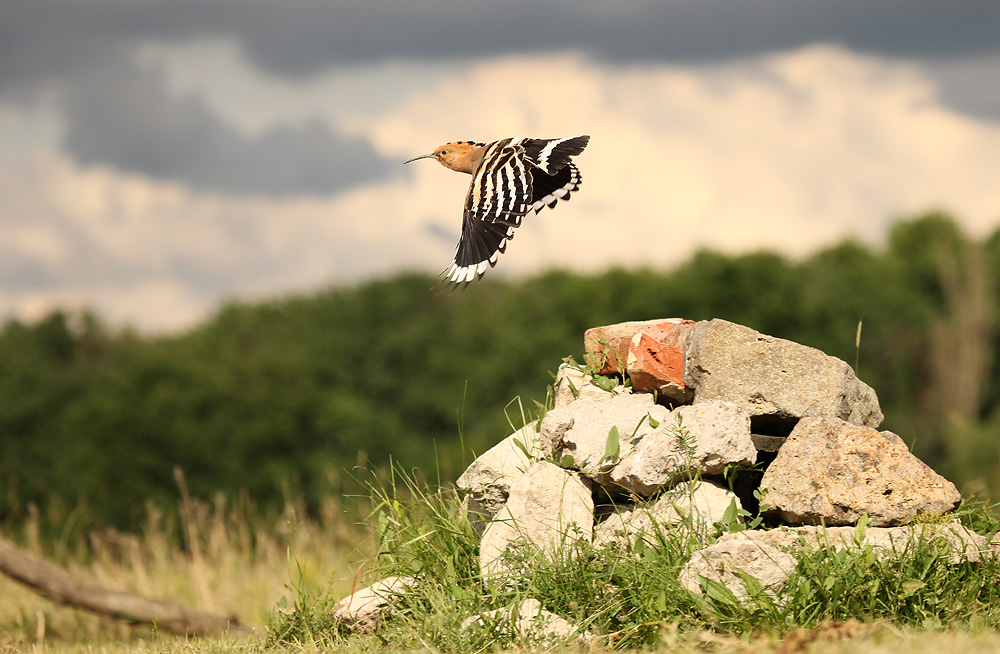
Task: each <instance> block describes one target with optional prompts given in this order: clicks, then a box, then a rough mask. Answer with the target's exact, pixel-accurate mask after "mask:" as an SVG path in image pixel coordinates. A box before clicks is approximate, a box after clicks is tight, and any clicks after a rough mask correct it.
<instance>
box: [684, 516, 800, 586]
mask: <svg viewBox="0 0 1000 654" xmlns="http://www.w3.org/2000/svg"><path fill="white" fill-rule="evenodd" d="M742 533H746V532H738V533H736V534H726V535H724V536H723V537H722V538H720V539H719V540H718V542H716V543H715V544H714V545H709V546H708V547H706V548H705V549H702V550H698V551H697V552H695V553H694V554H692V555H691V560H690V561H688V563H687V565H685V566H684V568H683V569H682V570H681V573H680V575H679V576H678V581H680V583H681V585H682V586H683V587H684V588H687V589H688V590H690V591H691V592H694V593H700V592H702V590H701V577H705V578H706V579H711V580H712V581H717V582H719V583H721V584H722V585H724V586H725V587H726V588H728V589H729V590H730V591H732V593H733V595H735V596H736V598H737V599H746V598H748V597H749V595H750V594H749V591H748V590H747V587H746V584H745V583H744V582H743V578H742V577H741V576H740V571H742V572H745V573H746V574H748V575H750V576H751V577H753V578H754V579H756V580H757V581H759V582H760V583H761V585H762V586H763V587H764V591H765V592H767V593H769V594H771V595H772V596H773V595H775V594H776V593H777V592H778V591H779V590H781V588H782V587H783V586H784V585H785V582H786V581H788V577H789V575H791V573H792V572H793V571H794V570H795V566H796V564H797V561H796V560H795V557H794V556H792V555H791V554H789V553H787V552H783V551H782V550H780V549H778V548H777V547H775V546H773V545H771V544H769V543H766V542H763V541H756V540H750V539H743V538H731V537H735V536H739V535H740V534H742Z"/></svg>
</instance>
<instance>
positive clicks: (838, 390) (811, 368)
mask: <svg viewBox="0 0 1000 654" xmlns="http://www.w3.org/2000/svg"><path fill="white" fill-rule="evenodd" d="M685 356H686V359H685V368H684V382H685V383H686V384H687V386H689V387H691V388H693V389H694V402H695V403H696V404H697V403H698V402H703V401H705V400H709V399H718V400H725V401H727V402H733V403H735V404H738V405H739V406H741V407H743V408H744V409H746V410H747V412H748V413H749V414H750V415H751V416H753V417H754V424H755V429H754V431H755V432H756V433H762V434H772V435H784V434H786V433H787V431H788V429H789V428H790V427H791V426H792V425H793V424H794V422H795V421H796V420H798V419H799V418H806V417H822V416H833V417H836V418H840V419H842V420H846V421H848V422H850V423H853V424H856V425H864V426H868V427H877V426H878V425H879V424H881V422H882V411H881V410H880V409H879V404H878V398H877V397H876V395H875V391H873V390H872V389H871V388H870V387H869V386H868V385H867V384H865V383H864V382H862V381H860V380H859V379H858V378H857V376H855V374H854V371H853V370H851V367H850V366H848V365H847V364H846V363H844V362H843V361H841V360H840V359H836V358H834V357H831V356H828V355H826V354H824V353H823V352H821V351H819V350H817V349H815V348H811V347H807V346H805V345H800V344H798V343H794V342H792V341H787V340H785V339H781V338H774V337H772V336H767V335H766V334H761V333H760V332H757V331H754V330H753V329H750V328H749V327H744V326H742V325H737V324H734V323H731V322H727V321H725V320H718V319H716V320H710V321H707V322H700V323H698V324H697V325H696V326H695V328H694V330H693V331H692V332H691V335H690V338H689V342H688V347H687V350H686V354H685ZM772 432H773V433H772ZM781 432H783V433H781Z"/></svg>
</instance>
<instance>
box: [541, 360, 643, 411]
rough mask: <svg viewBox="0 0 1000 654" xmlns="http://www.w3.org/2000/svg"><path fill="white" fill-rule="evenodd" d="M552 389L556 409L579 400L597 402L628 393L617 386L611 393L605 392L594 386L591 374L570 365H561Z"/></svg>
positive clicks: (620, 386) (623, 388) (622, 387)
mask: <svg viewBox="0 0 1000 654" xmlns="http://www.w3.org/2000/svg"><path fill="white" fill-rule="evenodd" d="M552 388H553V390H554V392H555V404H554V405H553V408H555V409H563V408H565V407H567V406H569V404H570V403H571V402H573V401H575V400H577V399H584V400H587V399H589V400H595V401H596V400H602V399H606V398H607V397H608V396H610V395H616V394H620V393H625V392H626V389H625V387H624V386H622V385H619V386H616V387H615V388H614V389H612V390H610V391H609V390H605V389H603V388H601V387H600V386H598V385H596V384H594V378H593V377H592V376H591V375H590V374H587V373H585V372H584V371H583V370H582V369H580V368H579V367H576V366H572V365H570V364H568V363H563V364H560V365H559V370H558V371H557V372H556V379H555V381H554V382H553V384H552Z"/></svg>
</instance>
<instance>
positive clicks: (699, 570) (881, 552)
mask: <svg viewBox="0 0 1000 654" xmlns="http://www.w3.org/2000/svg"><path fill="white" fill-rule="evenodd" d="M932 542H935V543H942V544H944V545H945V546H946V547H947V548H948V551H950V552H951V554H950V557H949V562H950V563H953V564H954V563H961V562H963V561H970V562H977V561H980V560H981V559H982V557H983V555H984V553H987V552H989V545H988V544H987V543H986V539H985V538H984V537H983V536H980V535H979V534H977V533H975V532H973V531H970V530H969V529H966V528H965V527H963V526H962V524H961V523H960V522H959V521H957V520H954V521H952V522H949V523H945V524H917V525H909V526H905V527H870V528H868V529H866V530H863V531H862V532H859V531H858V530H857V529H856V528H855V527H826V528H824V527H817V526H807V527H780V528H778V529H770V530H766V531H764V530H760V531H741V532H737V533H733V534H724V535H723V536H722V537H721V538H719V540H718V541H717V542H716V543H715V544H713V545H709V546H708V547H706V548H705V549H702V550H699V551H697V552H695V553H694V554H693V555H692V556H691V561H690V562H688V564H687V565H686V566H685V567H684V569H683V570H682V571H681V574H680V577H679V579H680V581H681V584H682V585H683V586H684V587H685V588H687V589H688V590H691V591H693V592H701V588H700V581H699V578H698V576H699V575H701V576H704V577H706V578H708V579H713V580H715V581H718V582H721V583H723V584H724V585H725V586H726V587H728V588H729V589H730V590H731V591H732V592H733V594H734V595H736V596H737V597H745V596H746V586H745V584H744V583H743V580H742V579H741V578H740V576H739V575H738V573H736V571H735V569H736V568H738V569H740V570H742V571H743V572H746V573H747V574H750V575H751V576H753V577H755V578H756V579H757V580H758V581H760V582H761V583H762V584H764V585H765V586H766V587H767V588H769V589H770V590H771V591H778V590H780V589H781V587H782V586H784V584H785V582H786V581H787V580H788V577H789V576H790V575H791V573H792V572H793V571H794V570H795V560H796V559H795V557H794V556H793V554H792V552H795V551H797V550H798V548H801V547H807V548H810V549H813V550H815V549H821V548H825V547H830V548H833V549H835V550H839V549H849V550H858V549H860V548H863V547H866V546H871V548H872V551H873V552H874V553H875V556H876V557H877V558H878V559H879V560H885V559H890V558H893V557H899V556H902V555H905V554H907V553H912V552H913V550H914V548H916V547H926V546H929V545H930V544H931V543H932Z"/></svg>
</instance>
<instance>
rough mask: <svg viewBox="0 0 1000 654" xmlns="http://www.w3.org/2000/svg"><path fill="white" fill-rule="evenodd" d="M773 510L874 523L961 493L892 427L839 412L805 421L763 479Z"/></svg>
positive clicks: (788, 515) (941, 504)
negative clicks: (865, 516) (866, 422)
mask: <svg viewBox="0 0 1000 654" xmlns="http://www.w3.org/2000/svg"><path fill="white" fill-rule="evenodd" d="M761 489H762V490H763V491H765V492H766V495H765V498H764V501H765V502H766V503H767V504H769V505H771V512H772V513H775V514H777V515H779V516H780V517H781V518H782V519H783V520H784V521H786V522H788V523H792V524H819V523H821V522H823V523H825V524H827V525H849V524H854V523H856V522H857V521H858V519H859V518H860V517H861V515H862V514H868V520H869V524H871V525H874V526H883V527H885V526H892V525H898V524H901V523H903V522H906V521H908V520H910V519H912V518H913V517H914V516H915V515H917V514H918V513H921V512H929V513H939V514H940V513H946V512H948V511H951V510H952V509H954V508H955V506H956V505H957V504H958V502H959V500H960V499H961V496H960V495H959V493H958V489H956V488H955V485H954V484H952V483H951V482H950V481H948V480H947V479H945V478H944V477H942V476H941V475H939V474H937V473H936V472H934V471H933V470H931V468H930V467H929V466H928V465H927V464H926V463H924V462H923V461H921V460H920V459H918V458H917V457H915V456H914V455H913V454H912V453H911V452H910V451H909V450H908V449H907V447H906V444H905V443H904V442H903V440H902V439H901V438H900V437H899V436H897V435H896V434H894V433H892V432H889V431H881V432H880V431H877V430H875V429H871V428H868V427H858V426H857V425H852V424H850V423H847V422H845V421H843V420H839V419H837V418H807V419H804V420H802V421H800V422H799V423H798V425H796V427H795V429H794V430H793V431H792V433H791V434H790V435H789V437H788V441H787V442H786V443H785V444H784V445H783V446H782V448H781V449H780V450H778V454H777V456H776V458H775V459H774V461H773V462H772V463H771V465H770V466H769V467H768V469H767V471H766V472H765V473H764V477H763V479H762V480H761Z"/></svg>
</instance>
